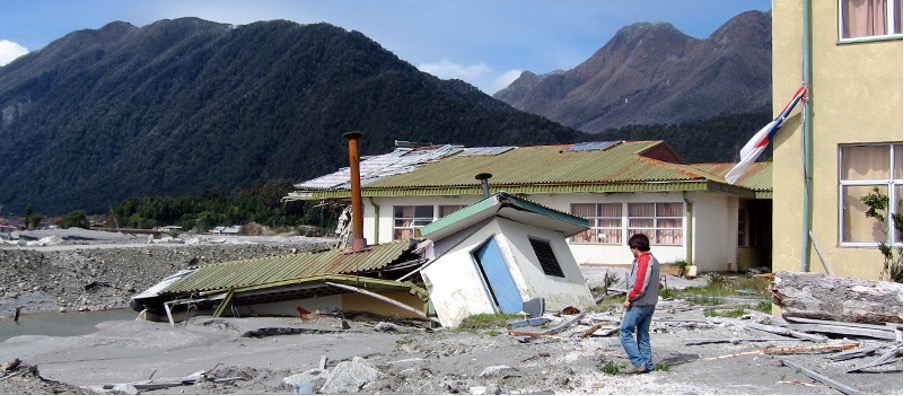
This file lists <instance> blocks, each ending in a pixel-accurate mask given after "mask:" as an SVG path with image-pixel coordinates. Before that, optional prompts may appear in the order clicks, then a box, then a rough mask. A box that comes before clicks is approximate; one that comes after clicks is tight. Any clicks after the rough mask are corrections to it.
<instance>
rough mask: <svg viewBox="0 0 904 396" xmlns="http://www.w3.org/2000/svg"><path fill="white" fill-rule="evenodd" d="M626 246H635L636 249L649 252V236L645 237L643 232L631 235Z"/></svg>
mask: <svg viewBox="0 0 904 396" xmlns="http://www.w3.org/2000/svg"><path fill="white" fill-rule="evenodd" d="M628 247H630V248H637V250H640V251H641V252H649V251H650V238H647V236H646V235H644V234H634V235H631V239H628Z"/></svg>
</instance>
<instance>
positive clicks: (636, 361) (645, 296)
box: [620, 234, 659, 374]
mask: <svg viewBox="0 0 904 396" xmlns="http://www.w3.org/2000/svg"><path fill="white" fill-rule="evenodd" d="M628 247H630V248H631V253H633V254H634V263H633V264H632V265H631V276H630V277H629V278H628V282H629V287H628V298H627V299H626V300H625V304H624V305H625V317H624V318H623V319H622V324H621V331H620V332H621V344H622V347H624V348H625V353H627V354H628V360H630V361H631V367H629V368H627V369H626V370H625V371H624V373H625V374H641V373H646V372H650V371H653V351H652V349H651V348H650V322H651V321H652V320H653V311H655V310H656V303H657V302H658V301H659V261H657V260H656V258H655V257H653V255H652V254H650V239H649V238H647V236H646V235H644V234H634V235H633V236H631V238H630V239H629V240H628ZM635 331H636V332H637V340H636V341H635V339H634V332H635Z"/></svg>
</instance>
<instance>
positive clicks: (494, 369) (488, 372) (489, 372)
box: [480, 365, 515, 377]
mask: <svg viewBox="0 0 904 396" xmlns="http://www.w3.org/2000/svg"><path fill="white" fill-rule="evenodd" d="M514 370H515V369H513V368H512V367H510V366H505V365H501V366H490V367H487V368H485V369H483V371H482V372H481V373H480V376H481V377H492V376H496V375H500V374H501V373H503V372H506V371H514Z"/></svg>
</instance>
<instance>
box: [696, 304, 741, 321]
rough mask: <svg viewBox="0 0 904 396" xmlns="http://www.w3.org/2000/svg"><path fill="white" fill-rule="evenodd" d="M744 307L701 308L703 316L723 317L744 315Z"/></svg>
mask: <svg viewBox="0 0 904 396" xmlns="http://www.w3.org/2000/svg"><path fill="white" fill-rule="evenodd" d="M745 313H746V312H745V309H744V308H741V307H738V308H733V309H728V310H724V309H715V308H706V309H704V310H703V316H707V317H711V316H721V317H724V318H740V317H742V316H744V314H745Z"/></svg>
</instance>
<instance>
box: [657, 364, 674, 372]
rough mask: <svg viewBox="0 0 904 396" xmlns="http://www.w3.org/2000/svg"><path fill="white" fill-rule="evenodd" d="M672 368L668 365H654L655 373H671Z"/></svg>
mask: <svg viewBox="0 0 904 396" xmlns="http://www.w3.org/2000/svg"><path fill="white" fill-rule="evenodd" d="M671 370H672V366H670V365H669V364H668V363H653V371H671Z"/></svg>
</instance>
